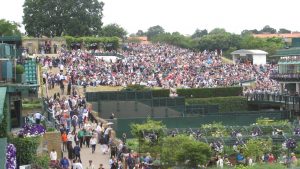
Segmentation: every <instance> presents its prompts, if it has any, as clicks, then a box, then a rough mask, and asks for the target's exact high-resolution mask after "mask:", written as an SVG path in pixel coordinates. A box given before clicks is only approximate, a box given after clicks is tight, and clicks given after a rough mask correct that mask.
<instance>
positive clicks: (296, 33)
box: [253, 32, 300, 44]
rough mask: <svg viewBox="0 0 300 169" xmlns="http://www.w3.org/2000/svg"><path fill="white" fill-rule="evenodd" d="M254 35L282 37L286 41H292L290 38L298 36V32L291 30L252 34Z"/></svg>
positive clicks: (299, 35) (299, 34)
mask: <svg viewBox="0 0 300 169" xmlns="http://www.w3.org/2000/svg"><path fill="white" fill-rule="evenodd" d="M253 36H254V37H257V38H273V37H277V38H282V39H284V40H285V42H286V43H289V44H290V43H292V39H294V38H300V32H293V33H275V34H272V33H263V34H253Z"/></svg>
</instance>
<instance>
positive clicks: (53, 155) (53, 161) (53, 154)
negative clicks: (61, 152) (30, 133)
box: [50, 149, 57, 164]
mask: <svg viewBox="0 0 300 169" xmlns="http://www.w3.org/2000/svg"><path fill="white" fill-rule="evenodd" d="M50 160H51V164H55V163H56V160H57V153H56V151H55V150H54V149H52V151H51V152H50Z"/></svg>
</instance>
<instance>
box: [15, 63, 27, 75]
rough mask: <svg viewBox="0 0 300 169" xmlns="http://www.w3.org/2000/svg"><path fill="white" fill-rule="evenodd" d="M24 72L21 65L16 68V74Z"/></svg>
mask: <svg viewBox="0 0 300 169" xmlns="http://www.w3.org/2000/svg"><path fill="white" fill-rule="evenodd" d="M24 72H25V68H24V66H23V65H17V66H16V74H23V73H24Z"/></svg>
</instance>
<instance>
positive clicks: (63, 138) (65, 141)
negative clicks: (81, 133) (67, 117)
mask: <svg viewBox="0 0 300 169" xmlns="http://www.w3.org/2000/svg"><path fill="white" fill-rule="evenodd" d="M61 141H62V143H63V151H66V149H67V142H68V137H67V134H66V132H63V134H62V135H61Z"/></svg>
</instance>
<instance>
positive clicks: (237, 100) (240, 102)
mask: <svg viewBox="0 0 300 169" xmlns="http://www.w3.org/2000/svg"><path fill="white" fill-rule="evenodd" d="M185 102H186V104H189V105H192V104H201V105H219V112H232V111H247V109H248V104H247V100H246V98H245V97H243V96H231V97H213V98H195V99H186V100H185Z"/></svg>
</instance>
